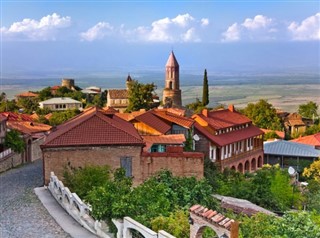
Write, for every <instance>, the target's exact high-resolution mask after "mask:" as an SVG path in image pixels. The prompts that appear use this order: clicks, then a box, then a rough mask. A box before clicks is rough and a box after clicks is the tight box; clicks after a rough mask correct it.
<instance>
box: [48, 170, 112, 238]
mask: <svg viewBox="0 0 320 238" xmlns="http://www.w3.org/2000/svg"><path fill="white" fill-rule="evenodd" d="M48 188H49V191H50V192H51V194H52V196H53V197H54V198H55V199H56V200H57V202H58V203H59V204H60V205H61V207H63V208H64V209H65V210H66V212H67V213H68V214H69V215H70V216H72V217H73V218H74V219H75V220H76V221H77V222H78V223H79V224H80V225H81V226H83V227H84V228H86V229H87V230H89V231H90V232H92V233H93V234H95V235H97V236H98V237H103V238H111V237H112V236H110V235H109V234H107V232H108V228H107V227H106V225H105V224H103V223H101V222H99V221H97V220H94V218H92V217H91V216H90V211H91V207H90V206H89V205H87V204H85V203H84V202H82V200H81V199H80V198H79V197H78V195H77V194H76V193H71V192H70V190H69V188H67V187H65V186H64V185H63V183H62V182H61V181H60V180H59V179H58V178H57V176H55V175H54V173H53V172H51V176H50V183H49V187H48Z"/></svg>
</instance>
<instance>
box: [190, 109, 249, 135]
mask: <svg viewBox="0 0 320 238" xmlns="http://www.w3.org/2000/svg"><path fill="white" fill-rule="evenodd" d="M196 117H200V118H201V119H202V120H204V121H206V122H207V123H208V124H209V126H211V127H212V128H213V129H215V130H219V129H223V128H228V127H232V126H236V125H242V124H246V123H251V120H250V119H249V118H248V117H246V116H244V115H242V114H241V113H239V112H236V111H234V112H231V111H230V110H228V109H225V110H217V111H210V112H208V116H207V117H206V116H204V115H203V114H196V115H193V116H192V118H196Z"/></svg>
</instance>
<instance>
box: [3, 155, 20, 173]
mask: <svg viewBox="0 0 320 238" xmlns="http://www.w3.org/2000/svg"><path fill="white" fill-rule="evenodd" d="M7 151H8V152H7V153H8V154H7V153H6V154H7V155H6V156H3V157H2V158H0V173H1V172H4V171H6V170H9V169H12V168H14V167H16V166H19V165H21V164H22V163H23V159H22V156H21V154H18V153H15V152H13V151H12V150H11V149H9V150H7ZM9 152H10V153H9Z"/></svg>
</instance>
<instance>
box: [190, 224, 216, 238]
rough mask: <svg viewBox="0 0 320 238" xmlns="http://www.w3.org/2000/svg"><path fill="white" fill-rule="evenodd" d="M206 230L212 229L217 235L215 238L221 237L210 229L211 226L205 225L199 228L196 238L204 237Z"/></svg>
mask: <svg viewBox="0 0 320 238" xmlns="http://www.w3.org/2000/svg"><path fill="white" fill-rule="evenodd" d="M206 228H209V229H211V230H212V231H213V232H214V233H215V234H216V235H215V236H214V237H213V238H216V237H219V236H218V234H217V232H216V231H215V230H214V229H213V228H212V227H210V226H208V225H204V226H201V227H199V229H198V231H197V233H196V234H195V237H196V238H200V237H202V233H203V232H204V230H205V229H206Z"/></svg>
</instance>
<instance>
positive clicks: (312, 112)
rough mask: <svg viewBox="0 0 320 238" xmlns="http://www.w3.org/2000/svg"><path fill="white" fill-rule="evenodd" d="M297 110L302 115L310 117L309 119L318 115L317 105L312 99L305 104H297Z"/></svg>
mask: <svg viewBox="0 0 320 238" xmlns="http://www.w3.org/2000/svg"><path fill="white" fill-rule="evenodd" d="M298 112H299V114H300V115H301V116H302V117H305V118H310V119H314V118H317V117H318V116H319V115H318V105H317V104H316V103H315V102H312V101H310V102H308V103H306V104H301V105H299V109H298Z"/></svg>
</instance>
